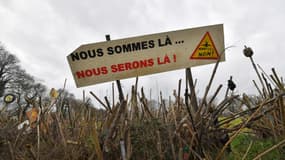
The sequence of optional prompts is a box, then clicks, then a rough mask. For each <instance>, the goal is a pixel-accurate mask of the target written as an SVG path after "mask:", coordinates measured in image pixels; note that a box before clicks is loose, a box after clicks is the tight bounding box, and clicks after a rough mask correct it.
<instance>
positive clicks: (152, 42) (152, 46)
mask: <svg viewBox="0 0 285 160" xmlns="http://www.w3.org/2000/svg"><path fill="white" fill-rule="evenodd" d="M148 47H149V48H154V40H150V41H148Z"/></svg>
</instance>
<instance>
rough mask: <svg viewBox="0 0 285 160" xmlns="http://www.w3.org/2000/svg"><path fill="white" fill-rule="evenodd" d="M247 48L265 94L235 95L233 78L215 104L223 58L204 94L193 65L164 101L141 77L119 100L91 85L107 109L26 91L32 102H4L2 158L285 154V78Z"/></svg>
mask: <svg viewBox="0 0 285 160" xmlns="http://www.w3.org/2000/svg"><path fill="white" fill-rule="evenodd" d="M244 54H245V55H246V56H247V57H249V58H250V60H251V62H252V64H253V69H254V70H255V71H256V73H257V82H258V83H257V82H256V80H253V82H254V86H255V87H256V89H257V90H258V91H259V95H256V96H254V97H251V96H249V95H247V94H245V93H244V94H243V95H236V94H234V92H233V91H234V89H235V84H234V82H233V81H232V79H231V78H230V77H229V81H228V86H227V87H228V89H227V91H226V93H224V94H225V95H226V96H225V97H224V99H223V100H222V101H221V102H220V103H219V104H215V103H214V101H215V99H216V97H217V95H218V94H220V93H219V92H220V90H221V88H222V85H220V86H218V87H217V89H216V91H215V92H214V95H209V90H210V89H211V88H213V87H212V81H213V79H214V77H215V73H216V70H217V68H218V66H219V61H217V63H216V65H215V66H214V69H213V72H212V76H211V78H210V80H209V83H208V85H207V86H205V88H206V90H205V93H204V94H203V95H204V96H203V97H202V98H201V99H200V100H198V98H197V96H196V91H195V85H194V83H193V77H192V73H191V69H190V68H187V69H186V79H187V85H186V87H187V88H186V89H184V88H181V83H182V82H181V80H180V81H179V82H178V85H177V89H175V91H174V92H173V95H172V96H173V97H174V101H173V102H172V101H170V100H169V101H168V100H165V98H164V97H162V94H161V98H160V100H159V102H157V103H158V107H155V106H154V105H155V103H154V102H153V101H150V100H148V99H147V98H146V96H145V93H144V88H138V78H137V79H136V83H135V84H133V86H132V90H131V95H130V96H129V97H128V96H126V95H125V94H124V91H123V90H122V88H121V85H120V81H116V84H117V89H118V94H119V99H118V100H114V101H117V103H110V101H112V100H109V99H108V98H107V97H105V98H104V100H101V99H99V98H98V97H97V96H96V95H95V94H94V93H93V92H90V95H91V96H92V98H95V99H96V100H97V101H98V102H99V103H100V104H101V105H102V106H103V108H104V109H98V108H93V107H90V104H89V101H88V100H85V98H83V100H82V101H75V100H72V99H69V98H68V97H65V96H64V94H63V93H64V92H57V91H56V90H55V89H52V90H51V92H50V97H49V98H45V99H42V97H39V96H36V95H35V96H34V97H28V96H26V97H25V99H24V101H25V105H22V104H21V105H20V104H19V105H18V107H17V108H16V109H15V110H12V111H11V110H9V104H5V106H3V107H2V109H1V111H0V114H1V115H0V116H1V117H0V159H11V160H28V159H35V160H39V159H41V160H48V159H49V160H51V159H58V160H59V159H60V160H69V159H86V160H93V159H94V160H95V159H96V160H97V159H98V160H103V159H104V160H112V159H114V160H117V159H122V160H129V159H132V160H148V159H171V160H188V159H191V160H192V159H197V160H200V159H206V160H220V159H234V160H235V159H237V160H238V159H250V160H252V159H255V160H259V159H282V158H283V159H284V157H285V147H284V146H285V133H284V132H285V103H284V96H285V88H284V82H283V80H282V78H281V77H280V76H279V75H278V74H277V73H276V71H275V69H274V68H272V73H270V74H267V73H265V72H263V70H262V69H261V72H260V71H259V70H258V69H257V67H256V65H255V63H254V61H253V58H252V51H251V49H250V48H245V50H244ZM259 67H260V66H259ZM260 68H261V67H260ZM257 84H261V85H257ZM113 99H114V98H113ZM111 104H115V105H111ZM53 108H56V111H55V110H54V109H53ZM24 124H25V125H24Z"/></svg>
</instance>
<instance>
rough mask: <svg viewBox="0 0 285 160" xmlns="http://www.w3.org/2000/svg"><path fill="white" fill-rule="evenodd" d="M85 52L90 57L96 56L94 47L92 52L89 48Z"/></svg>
mask: <svg viewBox="0 0 285 160" xmlns="http://www.w3.org/2000/svg"><path fill="white" fill-rule="evenodd" d="M87 52H88V55H89V57H91V58H94V57H96V51H95V50H94V49H92V52H91V51H90V50H88V51H87Z"/></svg>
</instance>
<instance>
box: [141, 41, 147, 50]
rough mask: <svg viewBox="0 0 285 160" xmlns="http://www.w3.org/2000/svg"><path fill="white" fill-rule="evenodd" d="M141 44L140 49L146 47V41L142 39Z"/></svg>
mask: <svg viewBox="0 0 285 160" xmlns="http://www.w3.org/2000/svg"><path fill="white" fill-rule="evenodd" d="M141 45H142V49H147V41H142V42H141Z"/></svg>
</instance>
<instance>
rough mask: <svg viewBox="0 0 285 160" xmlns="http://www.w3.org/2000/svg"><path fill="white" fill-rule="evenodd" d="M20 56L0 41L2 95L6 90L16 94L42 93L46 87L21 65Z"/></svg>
mask: <svg viewBox="0 0 285 160" xmlns="http://www.w3.org/2000/svg"><path fill="white" fill-rule="evenodd" d="M19 63H20V61H19V60H18V58H17V57H16V56H15V55H13V54H11V53H10V52H9V51H7V50H6V49H5V47H4V46H3V45H2V44H1V43H0V97H2V96H3V94H4V93H5V92H7V91H8V92H13V93H15V94H19V95H20V94H23V93H26V94H27V93H32V94H39V93H40V94H41V93H43V92H44V91H45V90H46V87H45V86H44V85H42V84H40V83H36V82H35V79H34V77H33V76H31V75H30V74H28V73H27V72H26V71H25V70H24V69H22V68H21V66H20V65H19Z"/></svg>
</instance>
